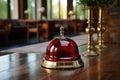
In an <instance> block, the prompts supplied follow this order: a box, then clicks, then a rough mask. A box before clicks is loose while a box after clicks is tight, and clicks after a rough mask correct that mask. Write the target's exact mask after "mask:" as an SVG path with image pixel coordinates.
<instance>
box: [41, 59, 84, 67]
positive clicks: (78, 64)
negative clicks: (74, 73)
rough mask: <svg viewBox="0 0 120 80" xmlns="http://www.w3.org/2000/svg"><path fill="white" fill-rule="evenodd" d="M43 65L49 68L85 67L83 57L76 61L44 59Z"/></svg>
mask: <svg viewBox="0 0 120 80" xmlns="http://www.w3.org/2000/svg"><path fill="white" fill-rule="evenodd" d="M41 66H42V67H45V68H48V69H76V68H80V67H83V66H84V64H83V62H82V60H81V59H79V60H75V61H57V62H55V61H48V60H45V59H44V60H43V62H42V65H41Z"/></svg>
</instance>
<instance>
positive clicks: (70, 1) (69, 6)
mask: <svg viewBox="0 0 120 80" xmlns="http://www.w3.org/2000/svg"><path fill="white" fill-rule="evenodd" d="M70 10H73V0H67V14H68V12H69V11H70Z"/></svg>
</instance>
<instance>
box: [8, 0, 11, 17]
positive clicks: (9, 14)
mask: <svg viewBox="0 0 120 80" xmlns="http://www.w3.org/2000/svg"><path fill="white" fill-rule="evenodd" d="M7 2H8V5H7V11H8V19H10V18H11V12H10V7H11V6H10V3H11V1H10V0H7Z"/></svg>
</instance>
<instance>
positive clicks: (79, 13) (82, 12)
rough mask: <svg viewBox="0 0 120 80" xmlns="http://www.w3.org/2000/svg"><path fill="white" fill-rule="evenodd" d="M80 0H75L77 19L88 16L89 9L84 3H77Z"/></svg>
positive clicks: (74, 7)
mask: <svg viewBox="0 0 120 80" xmlns="http://www.w3.org/2000/svg"><path fill="white" fill-rule="evenodd" d="M77 1H78V0H73V11H74V12H75V14H76V18H77V19H83V18H87V9H86V8H85V7H83V6H82V5H78V4H77Z"/></svg>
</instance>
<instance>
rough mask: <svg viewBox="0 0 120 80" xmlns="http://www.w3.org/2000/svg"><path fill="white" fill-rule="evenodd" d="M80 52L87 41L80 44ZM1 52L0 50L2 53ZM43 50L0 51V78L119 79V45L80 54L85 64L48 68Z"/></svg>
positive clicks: (9, 79)
mask: <svg viewBox="0 0 120 80" xmlns="http://www.w3.org/2000/svg"><path fill="white" fill-rule="evenodd" d="M79 50H80V54H82V52H84V51H85V50H86V45H82V46H79ZM1 54H2V53H1ZM44 55H45V54H44V53H11V54H6V55H0V80H120V70H119V69H120V45H118V44H111V45H107V48H106V49H105V50H104V51H102V52H100V55H99V56H97V57H83V56H81V57H82V60H83V62H84V67H83V68H79V69H74V70H50V69H45V68H42V67H41V61H42V59H43V57H44Z"/></svg>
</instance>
